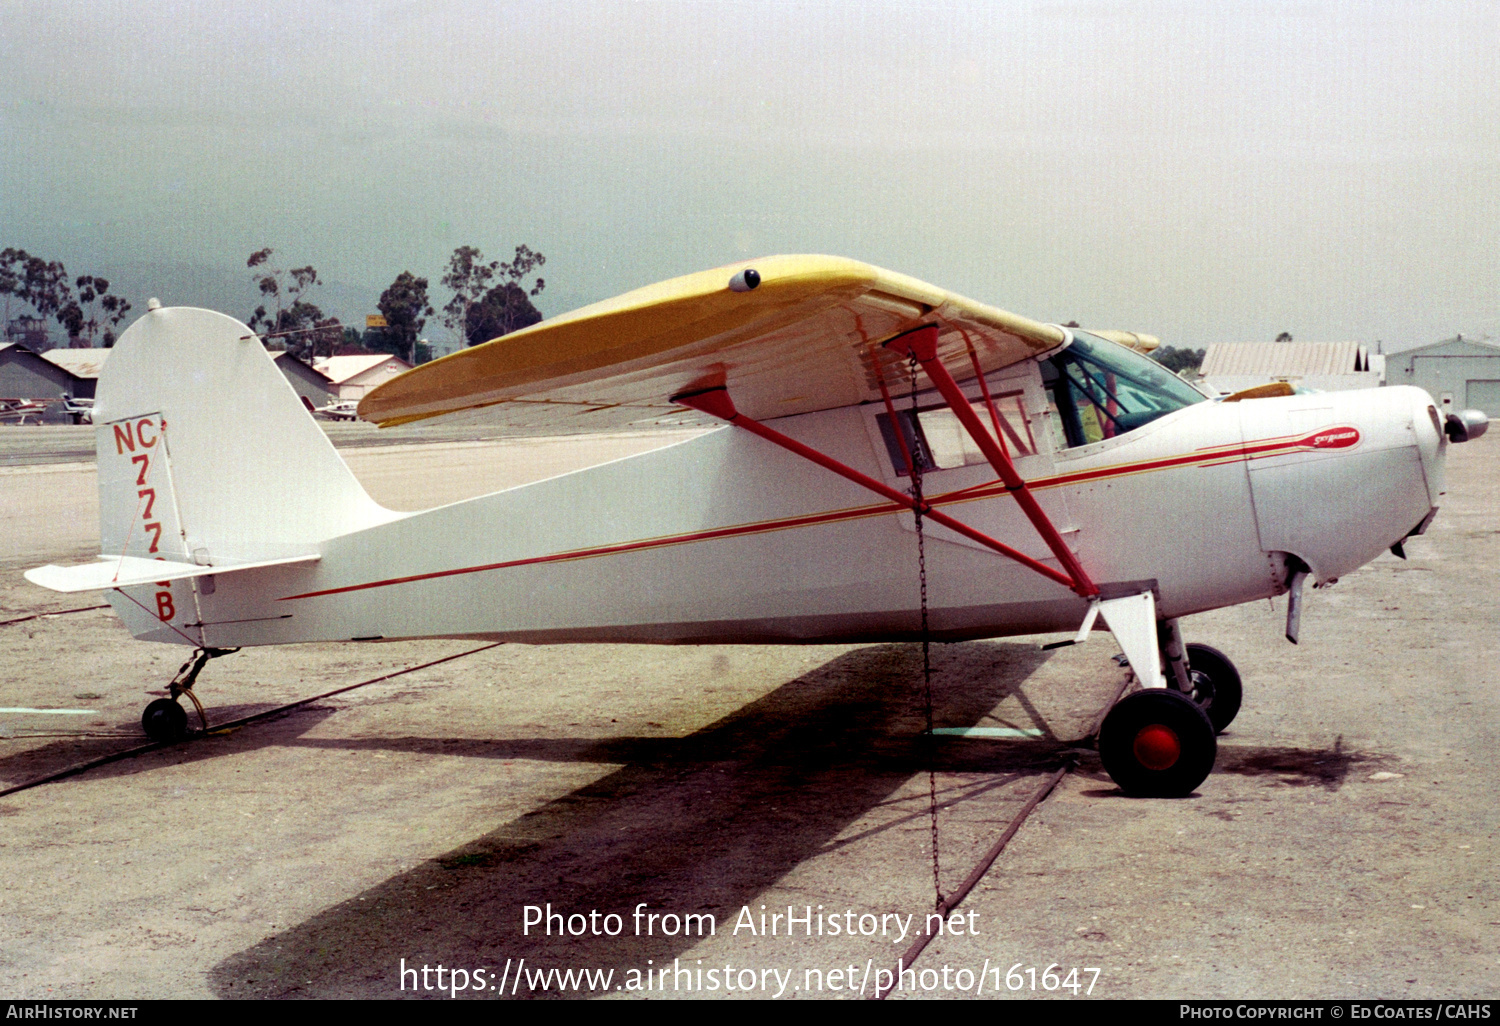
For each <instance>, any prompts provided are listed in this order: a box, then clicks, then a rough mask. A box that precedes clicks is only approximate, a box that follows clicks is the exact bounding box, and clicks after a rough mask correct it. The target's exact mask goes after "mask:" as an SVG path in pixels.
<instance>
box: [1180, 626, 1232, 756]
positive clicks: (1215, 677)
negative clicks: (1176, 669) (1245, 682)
mask: <svg viewBox="0 0 1500 1026" xmlns="http://www.w3.org/2000/svg"><path fill="white" fill-rule="evenodd" d="M1187 660H1188V677H1189V678H1190V679H1191V680H1192V682H1193V694H1192V698H1193V701H1194V702H1196V703H1198V708H1200V709H1202V710H1203V711H1204V712H1206V713H1207V714H1208V719H1209V722H1210V723H1212V724H1213V725H1214V733H1215V734H1222V733H1224V731H1225V729H1226V728H1227V727H1228V726H1229V725H1230V724H1231V723H1233V722H1234V718H1235V716H1237V715H1238V714H1239V711H1240V700H1241V699H1242V698H1243V697H1244V691H1243V689H1242V688H1241V687H1240V671H1239V670H1236V669H1235V668H1234V664H1233V663H1231V662H1230V661H1229V657H1228V656H1226V655H1225V654H1224V653H1223V652H1220V651H1219V650H1218V649H1216V648H1212V647H1210V646H1208V645H1199V644H1196V643H1194V644H1190V645H1188V646H1187Z"/></svg>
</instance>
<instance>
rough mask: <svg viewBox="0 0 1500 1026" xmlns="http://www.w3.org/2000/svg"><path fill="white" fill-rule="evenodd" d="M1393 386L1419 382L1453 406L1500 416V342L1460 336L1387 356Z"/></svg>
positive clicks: (1387, 371) (1418, 383)
mask: <svg viewBox="0 0 1500 1026" xmlns="http://www.w3.org/2000/svg"><path fill="white" fill-rule="evenodd" d="M1386 374H1387V378H1388V380H1389V382H1390V383H1391V384H1392V385H1416V386H1417V387H1418V388H1425V389H1426V390H1427V392H1428V394H1429V395H1431V396H1432V397H1433V398H1434V399H1436V400H1437V401H1438V403H1439V404H1440V405H1442V406H1444V407H1447V408H1450V409H1467V410H1483V411H1484V412H1485V414H1486V415H1488V416H1490V417H1500V345H1495V344H1494V343H1491V342H1476V341H1474V340H1472V339H1467V338H1464V337H1463V336H1462V335H1459V336H1457V337H1455V338H1450V339H1446V340H1444V341H1442V342H1434V343H1432V344H1431V345H1428V346H1418V347H1417V348H1416V349H1408V350H1406V351H1405V352H1401V353H1391V354H1390V355H1389V356H1387V357H1386Z"/></svg>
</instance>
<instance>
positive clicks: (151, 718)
mask: <svg viewBox="0 0 1500 1026" xmlns="http://www.w3.org/2000/svg"><path fill="white" fill-rule="evenodd" d="M238 651H239V649H237V648H199V649H195V650H194V651H193V654H192V656H190V657H189V658H188V661H187V662H185V663H183V664H182V668H181V669H179V670H178V671H177V676H175V677H173V678H172V682H171V683H170V684H168V685H167V692H168V694H170V695H171V696H172V697H171V698H158V699H157V700H156V701H154V702H152V703H151V704H150V705H148V706H146V710H145V712H143V713H141V729H142V730H144V731H145V732H146V736H147V737H149V738H150V739H151V740H152V741H155V742H156V743H157V744H171V743H173V742H174V741H181V740H182V739H183V738H185V737H187V733H188V725H187V712H186V711H184V709H183V708H182V706H181V705H179V704H178V701H177V700H178V699H179V698H181V697H182V696H183V695H187V696H188V698H189V699H190V700H191V701H192V703H193V707H194V708H195V709H197V710H198V722H199V723H201V724H202V725H203V730H204V731H205V732H207V730H208V714H207V713H205V712H204V711H203V703H202V702H200V701H198V696H197V695H195V694H193V682H194V681H195V680H197V679H198V674H199V673H200V672H202V670H203V667H205V666H207V665H208V661H209V660H210V659H217V658H218V657H219V656H226V655H229V654H230V653H232V652H238Z"/></svg>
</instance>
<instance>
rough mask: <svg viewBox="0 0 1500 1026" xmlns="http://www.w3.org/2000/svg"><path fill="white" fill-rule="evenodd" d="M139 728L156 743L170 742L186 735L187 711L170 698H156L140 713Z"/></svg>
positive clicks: (179, 739)
mask: <svg viewBox="0 0 1500 1026" xmlns="http://www.w3.org/2000/svg"><path fill="white" fill-rule="evenodd" d="M141 729H142V730H144V731H145V732H146V736H147V737H149V738H150V739H151V740H153V741H155V742H156V743H157V744H163V745H165V744H171V743H172V742H173V741H181V740H182V739H183V738H185V737H187V713H186V712H184V711H183V708H182V706H180V705H178V704H177V703H176V702H174V701H172V699H170V698H158V699H157V700H156V701H154V702H152V703H151V704H150V705H148V706H146V711H145V712H143V713H141Z"/></svg>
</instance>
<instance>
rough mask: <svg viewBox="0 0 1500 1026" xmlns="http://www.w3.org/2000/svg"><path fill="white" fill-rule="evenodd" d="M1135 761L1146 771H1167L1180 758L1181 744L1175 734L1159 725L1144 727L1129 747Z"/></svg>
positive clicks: (1164, 726)
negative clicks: (1133, 753)
mask: <svg viewBox="0 0 1500 1026" xmlns="http://www.w3.org/2000/svg"><path fill="white" fill-rule="evenodd" d="M1131 747H1132V750H1133V751H1134V752H1135V757H1136V761H1138V762H1139V763H1140V764H1141V765H1142V766H1144V767H1146V768H1147V769H1148V770H1157V771H1158V772H1159V771H1161V770H1169V769H1171V768H1172V767H1173V766H1175V765H1176V764H1177V760H1178V759H1180V758H1181V757H1182V742H1181V741H1179V740H1178V739H1177V732H1176V731H1175V730H1173V729H1172V728H1171V727H1168V726H1166V725H1165V724H1161V723H1152V724H1148V725H1147V726H1144V727H1142V728H1141V729H1140V731H1138V732H1137V733H1136V735H1135V744H1134V745H1132V746H1131Z"/></svg>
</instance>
